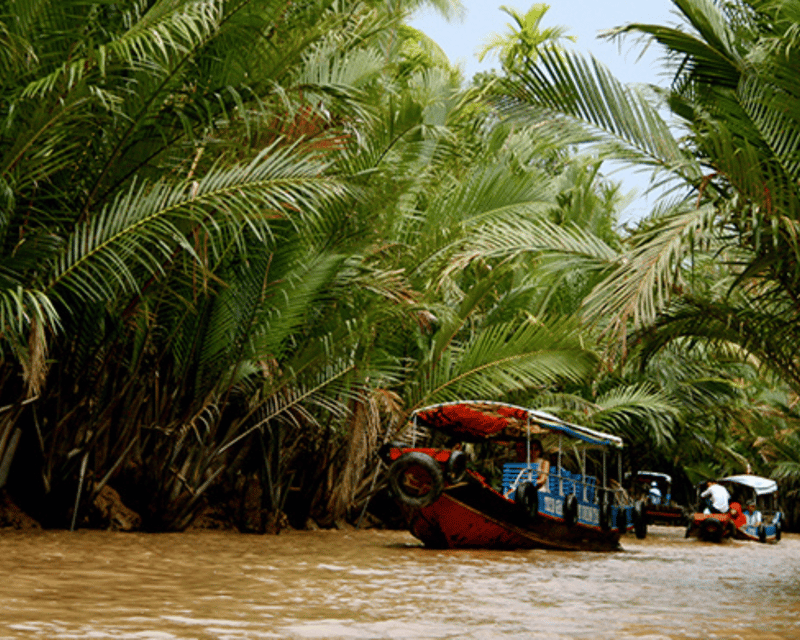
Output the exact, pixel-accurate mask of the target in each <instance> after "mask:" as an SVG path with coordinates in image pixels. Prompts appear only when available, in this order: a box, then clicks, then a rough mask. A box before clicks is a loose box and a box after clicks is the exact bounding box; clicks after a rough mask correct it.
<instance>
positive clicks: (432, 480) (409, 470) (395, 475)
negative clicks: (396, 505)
mask: <svg viewBox="0 0 800 640" xmlns="http://www.w3.org/2000/svg"><path fill="white" fill-rule="evenodd" d="M389 487H390V488H391V490H392V493H393V494H394V495H395V496H396V497H397V498H398V499H399V500H400V501H401V502H403V503H405V504H407V505H408V506H409V507H427V506H428V505H430V504H432V503H433V502H435V501H436V499H437V498H438V497H439V496H440V495H441V494H442V489H443V488H444V474H443V473H442V469H441V467H440V466H439V463H438V462H436V460H434V459H433V458H432V457H431V456H429V455H428V454H427V453H422V452H421V451H407V452H406V453H404V454H403V455H401V456H400V457H399V458H398V459H397V460H395V461H394V462H393V463H392V466H391V467H389Z"/></svg>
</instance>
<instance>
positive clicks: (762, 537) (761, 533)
mask: <svg viewBox="0 0 800 640" xmlns="http://www.w3.org/2000/svg"><path fill="white" fill-rule="evenodd" d="M758 541H759V542H766V541H767V528H766V527H765V526H764V525H763V523H762V524H760V525H758Z"/></svg>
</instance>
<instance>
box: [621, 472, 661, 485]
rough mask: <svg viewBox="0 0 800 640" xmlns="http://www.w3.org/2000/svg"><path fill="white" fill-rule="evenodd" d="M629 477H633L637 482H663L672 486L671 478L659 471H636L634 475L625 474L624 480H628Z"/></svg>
mask: <svg viewBox="0 0 800 640" xmlns="http://www.w3.org/2000/svg"><path fill="white" fill-rule="evenodd" d="M629 477H633V479H634V480H636V481H637V482H649V481H651V480H663V481H664V482H666V483H668V484H672V476H670V475H669V474H668V473H662V472H661V471H637V472H636V473H634V474H633V476H631V474H629V473H627V474H625V478H626V479H628V478H629Z"/></svg>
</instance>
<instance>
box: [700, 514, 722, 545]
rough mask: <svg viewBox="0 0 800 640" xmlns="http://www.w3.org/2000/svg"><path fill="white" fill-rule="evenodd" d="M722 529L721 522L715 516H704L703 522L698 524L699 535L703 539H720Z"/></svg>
mask: <svg viewBox="0 0 800 640" xmlns="http://www.w3.org/2000/svg"><path fill="white" fill-rule="evenodd" d="M723 531H724V527H723V524H722V523H721V522H720V521H719V520H717V519H716V518H706V519H705V520H703V524H701V525H700V535H701V536H702V538H703V540H708V541H709V542H719V541H720V540H722V534H723Z"/></svg>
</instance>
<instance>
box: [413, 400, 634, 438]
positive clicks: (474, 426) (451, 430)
mask: <svg viewBox="0 0 800 640" xmlns="http://www.w3.org/2000/svg"><path fill="white" fill-rule="evenodd" d="M411 420H412V422H414V423H415V424H417V425H419V426H423V427H427V428H429V429H435V430H438V431H440V432H442V433H445V434H447V435H451V436H454V437H459V438H461V439H462V440H466V441H472V442H480V441H483V440H525V439H526V438H528V437H529V436H535V435H546V434H551V433H563V434H564V435H566V436H569V437H572V438H576V439H578V440H582V441H583V442H586V443H588V444H592V445H600V446H613V447H617V448H622V438H619V437H618V436H613V435H610V434H607V433H602V432H600V431H595V430H594V429H589V428H588V427H582V426H580V425H576V424H571V423H569V422H565V421H564V420H561V419H560V418H557V417H556V416H554V415H551V414H549V413H546V412H544V411H537V410H535V409H526V408H524V407H518V406H516V405H512V404H505V403H502V402H492V401H488V400H486V401H480V400H464V401H460V402H445V403H442V404H436V405H432V406H429V407H424V408H422V409H417V410H416V411H414V413H412V414H411Z"/></svg>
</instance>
